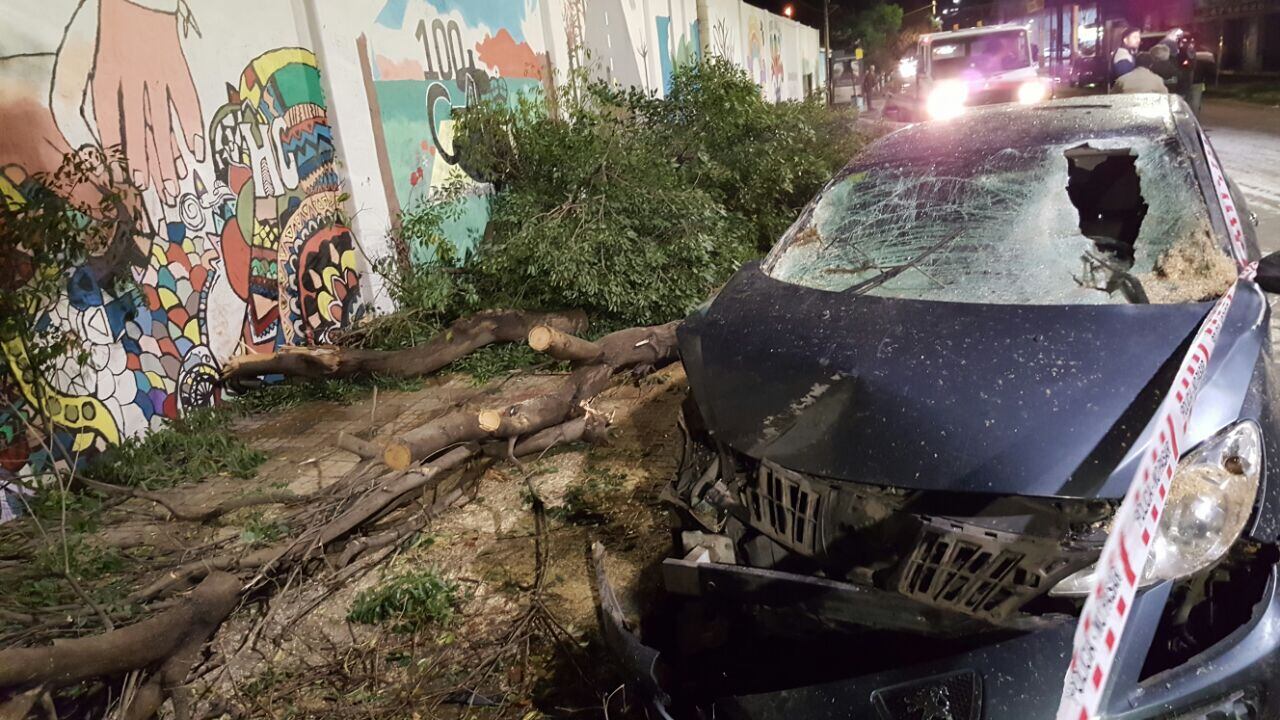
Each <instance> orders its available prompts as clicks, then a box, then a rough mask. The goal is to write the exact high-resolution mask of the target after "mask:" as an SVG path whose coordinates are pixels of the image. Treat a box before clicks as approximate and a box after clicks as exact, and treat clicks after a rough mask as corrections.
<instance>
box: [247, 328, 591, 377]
mask: <svg viewBox="0 0 1280 720" xmlns="http://www.w3.org/2000/svg"><path fill="white" fill-rule="evenodd" d="M538 326H545V327H550V328H553V329H555V330H557V331H560V332H569V333H573V332H582V331H583V330H585V329H586V327H587V317H586V314H585V313H583V312H582V311H580V310H575V311H571V312H565V313H539V312H528V311H525V310H486V311H484V312H479V313H476V314H475V315H469V316H467V317H465V318H462V319H460V320H458V321H457V322H455V323H453V324H452V325H450V326H449V327H448V329H446V330H443V331H441V332H439V333H437V334H436V336H435V337H433V338H431V339H430V340H428V341H427V342H426V343H424V344H422V345H417V346H415V347H411V348H405V349H404V350H390V351H386V350H362V349H359V348H347V347H341V346H337V345H325V346H319V347H286V348H283V349H281V350H279V351H277V352H274V353H270V354H259V355H238V356H236V357H233V358H231V359H230V360H228V361H227V362H226V364H225V365H223V368H222V379H223V381H224V382H233V381H236V380H243V379H246V378H254V377H261V376H263V375H284V376H286V377H301V378H315V379H322V378H346V377H351V376H353V375H385V376H388V377H418V376H421V375H430V374H431V373H433V372H435V371H437V370H439V369H440V368H442V367H444V366H445V365H448V364H449V363H451V362H453V361H455V360H458V359H460V358H463V357H465V356H466V355H468V354H470V353H472V352H474V351H476V350H478V349H480V348H482V347H484V346H486V345H491V344H493V343H498V342H520V341H523V340H525V339H526V338H527V337H528V335H529V331H530V330H531V329H533V328H534V327H538Z"/></svg>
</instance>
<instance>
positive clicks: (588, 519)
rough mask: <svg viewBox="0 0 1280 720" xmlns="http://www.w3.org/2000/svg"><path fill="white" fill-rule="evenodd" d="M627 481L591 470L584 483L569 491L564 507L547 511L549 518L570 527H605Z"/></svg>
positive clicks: (621, 477)
mask: <svg viewBox="0 0 1280 720" xmlns="http://www.w3.org/2000/svg"><path fill="white" fill-rule="evenodd" d="M626 480H627V476H626V475H623V474H622V473H620V472H614V471H612V470H606V469H603V468H599V467H589V468H587V471H586V477H585V478H584V479H583V480H582V482H579V483H575V484H573V485H570V486H569V487H568V488H567V489H566V490H565V493H564V500H563V501H562V502H561V504H559V505H556V506H549V507H547V515H549V516H551V517H553V518H555V519H557V520H560V521H562V522H566V523H569V524H570V525H604V524H605V523H607V522H609V515H610V505H611V503H612V502H613V501H614V500H616V499H617V497H618V495H619V494H620V493H621V492H622V487H623V483H625V482H626Z"/></svg>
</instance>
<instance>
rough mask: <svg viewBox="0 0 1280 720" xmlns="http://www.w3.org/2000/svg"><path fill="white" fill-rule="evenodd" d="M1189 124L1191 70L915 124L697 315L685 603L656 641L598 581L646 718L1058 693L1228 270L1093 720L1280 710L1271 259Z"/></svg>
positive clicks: (666, 569)
mask: <svg viewBox="0 0 1280 720" xmlns="http://www.w3.org/2000/svg"><path fill="white" fill-rule="evenodd" d="M1203 137H1204V136H1203V134H1202V133H1201V131H1200V128H1199V126H1198V124H1197V122H1196V120H1195V117H1194V116H1193V114H1192V113H1191V112H1190V109H1189V108H1188V107H1187V105H1186V103H1185V102H1184V101H1183V100H1182V99H1181V98H1179V97H1177V96H1173V95H1115V96H1107V97H1085V98H1075V99H1070V100H1056V101H1052V102H1048V103H1045V104H1044V105H1042V106H1038V107H1035V108H1031V109H1028V108H1018V107H1016V106H1008V105H1005V106H992V107H983V108H973V109H972V110H971V111H970V112H968V113H966V114H965V115H963V116H961V117H959V118H956V119H954V120H952V121H950V122H946V123H921V124H917V125H913V126H910V127H907V128H905V129H902V130H899V131H897V132H895V133H893V134H891V135H889V136H886V137H885V138H882V139H880V140H879V141H877V142H876V143H874V144H872V145H871V146H870V147H868V149H867V150H866V151H865V152H864V154H862V155H861V156H860V157H859V158H858V159H856V160H855V161H854V162H853V163H852V164H850V165H849V166H848V167H847V168H846V169H845V170H843V171H842V172H841V173H840V174H839V175H838V176H837V177H836V178H835V179H833V180H832V181H831V182H830V184H828V185H827V187H826V188H825V189H824V190H823V191H822V192H821V193H820V194H819V195H818V196H817V197H816V198H815V199H814V200H813V201H812V203H811V204H810V205H809V206H808V208H806V209H805V210H804V212H803V213H802V214H801V216H800V218H799V219H798V220H797V221H796V223H795V224H794V225H793V226H792V227H791V229H790V230H789V231H788V232H787V233H786V235H785V236H784V237H783V238H782V239H781V240H780V241H779V242H778V244H777V245H776V247H774V249H773V250H772V252H771V253H770V254H769V255H768V257H767V258H766V259H765V260H764V261H763V262H761V263H756V264H750V265H748V266H746V267H744V268H743V269H742V270H741V271H740V272H739V273H738V274H737V275H736V276H735V277H734V278H733V279H732V280H731V281H730V282H729V283H728V284H727V285H726V286H725V287H724V288H723V289H722V290H721V291H720V292H719V294H718V295H717V296H716V297H715V298H714V299H713V300H712V301H710V302H709V303H708V304H707V305H706V306H704V307H703V308H701V309H699V310H698V311H696V312H694V313H693V314H692V315H691V316H690V317H689V318H688V319H687V320H686V321H685V323H684V324H683V325H682V327H681V330H680V348H681V354H682V357H683V361H684V366H685V369H686V372H687V373H688V378H689V387H690V391H691V392H690V397H689V399H688V400H687V401H686V403H685V405H684V411H683V417H682V420H681V426H682V428H683V429H684V431H685V433H686V438H687V439H686V444H685V449H684V454H683V457H682V460H681V463H680V470H679V474H678V476H677V478H676V479H675V481H674V482H673V485H672V487H671V489H670V491H669V493H667V497H668V501H669V503H670V505H671V508H672V511H673V515H674V517H676V518H677V521H676V528H675V530H676V533H675V536H676V537H677V538H678V540H677V543H676V545H677V547H676V548H675V551H674V553H673V556H672V557H671V558H670V559H668V560H666V561H665V562H664V565H663V578H664V584H665V589H666V592H667V594H668V601H669V602H670V603H674V604H675V605H676V606H677V607H678V610H677V611H675V612H672V613H670V614H667V615H662V616H654V617H652V618H650V622H651V624H650V625H648V626H646V628H645V631H646V632H645V633H644V635H643V642H642V638H641V636H637V635H636V634H634V633H633V632H632V631H631V630H629V629H628V627H627V625H626V623H625V622H624V621H623V619H622V617H623V615H622V611H621V609H620V605H619V603H618V602H617V600H616V598H615V597H614V594H613V590H612V589H611V588H610V587H609V585H608V583H607V581H606V580H605V579H604V577H603V575H602V576H601V598H602V603H603V610H604V612H603V613H602V616H603V622H604V628H605V636H606V638H608V639H609V641H610V643H611V644H612V645H613V646H614V647H615V648H616V649H619V650H620V653H621V654H620V657H622V658H623V660H624V662H625V663H626V664H627V665H628V667H630V668H631V670H632V671H633V674H634V677H636V678H638V679H639V683H640V685H641V687H642V688H643V689H644V690H645V692H646V694H647V696H648V698H649V699H650V701H651V703H652V706H653V709H654V711H655V712H656V713H657V714H658V715H659V716H662V715H666V716H668V717H681V718H683V717H701V718H712V717H714V718H757V719H773V718H806V720H827V719H831V720H835V719H836V718H880V719H882V720H921V719H923V718H930V719H934V720H938V719H948V718H956V719H964V720H976V719H977V718H986V719H988V720H1001V719H1009V720H1023V719H1025V718H1051V717H1054V713H1055V711H1056V709H1057V706H1058V702H1059V698H1060V696H1061V693H1062V688H1063V678H1064V675H1065V673H1066V670H1067V665H1068V662H1069V660H1070V658H1071V648H1072V638H1073V633H1074V632H1075V628H1076V625H1077V621H1078V616H1079V614H1080V608H1081V605H1082V604H1083V602H1084V600H1083V596H1084V595H1086V594H1088V593H1089V592H1090V589H1091V587H1092V578H1093V565H1094V563H1095V562H1096V561H1097V559H1098V556H1099V552H1100V549H1101V547H1102V545H1103V543H1104V541H1105V537H1106V534H1107V531H1108V528H1109V526H1110V524H1111V522H1112V519H1113V517H1114V515H1115V513H1116V510H1117V507H1118V506H1119V504H1120V502H1121V500H1122V498H1123V497H1124V495H1125V492H1126V490H1127V488H1128V486H1129V483H1130V481H1131V479H1132V478H1133V476H1134V472H1135V467H1137V463H1138V462H1139V461H1140V459H1141V458H1142V456H1143V455H1144V454H1145V453H1147V451H1148V449H1149V448H1151V447H1153V444H1154V443H1155V442H1156V440H1155V438H1156V435H1157V433H1158V432H1159V431H1161V430H1162V428H1159V427H1155V425H1156V423H1154V422H1152V420H1151V418H1152V417H1153V414H1154V412H1155V409H1156V408H1157V406H1158V405H1159V404H1160V402H1161V401H1162V399H1163V397H1164V395H1165V394H1166V393H1168V392H1169V388H1170V387H1171V385H1172V384H1173V382H1174V379H1175V378H1174V376H1175V374H1177V373H1178V371H1179V367H1180V363H1181V361H1182V359H1183V357H1184V355H1185V354H1186V353H1187V351H1188V347H1189V345H1190V344H1191V342H1192V338H1193V337H1194V336H1195V334H1196V332H1197V328H1199V327H1200V325H1201V323H1202V321H1203V320H1204V319H1205V317H1206V315H1207V313H1208V312H1209V310H1210V308H1211V306H1212V305H1213V302H1212V301H1214V300H1215V299H1217V298H1218V297H1219V296H1221V295H1222V294H1223V293H1224V292H1225V291H1227V290H1228V288H1229V287H1232V286H1233V283H1237V282H1238V284H1236V285H1235V287H1236V290H1235V295H1234V299H1233V302H1232V303H1231V305H1230V309H1229V311H1228V313H1227V315H1226V317H1225V320H1224V322H1223V324H1222V326H1221V328H1220V330H1219V331H1218V332H1217V333H1216V336H1217V346H1216V349H1215V350H1214V351H1213V354H1212V356H1211V360H1210V361H1209V363H1208V366H1207V370H1206V373H1205V375H1204V380H1203V385H1202V388H1203V389H1202V390H1201V391H1200V393H1199V399H1198V401H1197V402H1196V404H1195V405H1194V410H1193V413H1192V415H1191V416H1190V422H1189V425H1188V430H1187V433H1186V439H1187V445H1186V447H1184V448H1183V455H1182V461H1181V462H1180V464H1179V465H1178V468H1177V472H1176V474H1175V475H1174V477H1173V480H1172V482H1171V486H1170V490H1169V500H1168V505H1166V507H1165V509H1164V514H1163V516H1162V518H1161V519H1160V524H1159V529H1158V531H1157V534H1156V537H1155V539H1154V541H1153V542H1154V545H1153V547H1154V548H1155V550H1154V554H1153V556H1152V559H1151V561H1150V562H1149V563H1148V565H1147V570H1146V573H1145V574H1144V575H1143V576H1142V578H1141V581H1140V585H1141V587H1140V589H1139V591H1138V594H1137V596H1136V598H1135V600H1134V602H1133V604H1132V607H1131V609H1130V610H1129V612H1130V613H1131V614H1130V616H1129V625H1128V628H1127V630H1126V632H1125V634H1124V635H1123V637H1122V639H1121V641H1120V643H1121V644H1120V646H1119V649H1118V650H1117V656H1116V659H1115V661H1114V663H1113V664H1112V665H1111V673H1112V677H1113V678H1114V680H1113V681H1112V684H1111V686H1110V687H1111V689H1110V691H1109V693H1108V694H1107V695H1106V696H1105V698H1104V707H1105V708H1106V712H1105V714H1104V715H1103V716H1102V717H1105V718H1125V719H1126V720H1132V719H1137V718H1157V717H1159V718H1167V717H1177V718H1215V719H1218V718H1223V719H1225V718H1275V717H1280V674H1278V673H1277V670H1278V669H1280V668H1278V667H1277V666H1278V665H1280V593H1278V591H1277V579H1278V576H1277V566H1276V561H1277V558H1278V557H1280V552H1277V540H1278V538H1280V464H1278V463H1276V462H1275V461H1274V460H1273V458H1274V457H1277V452H1280V417H1278V410H1280V408H1278V406H1277V400H1276V394H1275V393H1276V388H1275V387H1274V384H1275V379H1274V377H1273V358H1272V350H1271V347H1272V346H1271V342H1272V338H1271V334H1270V330H1269V317H1270V308H1269V306H1268V302H1267V296H1266V295H1265V294H1264V290H1265V291H1267V292H1276V291H1280V254H1277V255H1270V256H1268V257H1267V258H1264V259H1262V260H1261V262H1260V265H1259V269H1258V275H1257V280H1256V281H1254V280H1247V279H1240V280H1238V281H1237V278H1238V277H1240V272H1239V268H1240V267H1241V266H1247V264H1248V263H1250V262H1254V261H1258V260H1259V251H1258V248H1257V245H1256V239H1255V237H1254V234H1253V232H1254V231H1253V228H1252V227H1247V228H1245V231H1244V234H1243V237H1242V239H1241V241H1240V243H1239V244H1233V243H1232V242H1231V241H1230V240H1229V232H1230V231H1231V228H1232V225H1231V222H1230V219H1229V218H1228V213H1229V212H1231V213H1234V209H1233V210H1231V211H1228V210H1226V209H1224V204H1223V203H1220V200H1222V198H1220V196H1219V193H1218V192H1216V191H1215V187H1214V181H1213V179H1212V175H1211V170H1210V164H1209V154H1210V153H1211V152H1212V151H1211V149H1210V148H1208V147H1207V146H1206V145H1204V144H1203ZM1227 195H1228V197H1227V198H1226V199H1225V201H1224V202H1225V203H1230V204H1234V205H1233V206H1231V205H1228V207H1233V208H1240V209H1243V208H1244V207H1245V201H1244V198H1243V197H1242V196H1241V195H1240V194H1239V192H1238V191H1237V190H1236V189H1235V187H1234V186H1230V191H1229V192H1228V193H1227ZM1241 216H1245V217H1247V214H1246V213H1241ZM1231 217H1234V214H1232V215H1231ZM1246 224H1247V222H1246ZM1246 277H1247V275H1246ZM660 617H675V618H677V620H673V621H672V624H673V625H674V629H672V628H671V627H667V626H664V625H663V624H662V623H661V622H659V619H660Z"/></svg>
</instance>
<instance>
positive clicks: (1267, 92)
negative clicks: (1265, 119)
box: [1204, 81, 1280, 105]
mask: <svg viewBox="0 0 1280 720" xmlns="http://www.w3.org/2000/svg"><path fill="white" fill-rule="evenodd" d="M1204 95H1205V97H1208V98H1221V99H1224V100H1239V101H1241V102H1247V103H1256V104H1258V105H1280V82H1277V81H1260V82H1242V83H1230V84H1227V85H1219V86H1217V87H1209V88H1206V89H1205V92H1204Z"/></svg>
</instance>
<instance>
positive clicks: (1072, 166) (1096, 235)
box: [1063, 145, 1147, 270]
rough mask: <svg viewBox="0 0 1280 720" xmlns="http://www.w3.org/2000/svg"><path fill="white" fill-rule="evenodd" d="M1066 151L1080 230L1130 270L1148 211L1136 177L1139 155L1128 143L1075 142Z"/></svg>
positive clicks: (1070, 192) (1069, 187) (1069, 186)
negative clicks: (1102, 146) (1100, 146)
mask: <svg viewBox="0 0 1280 720" xmlns="http://www.w3.org/2000/svg"><path fill="white" fill-rule="evenodd" d="M1063 154H1064V155H1066V156H1067V166H1068V167H1067V197H1069V198H1071V204H1072V205H1075V207H1076V210H1078V211H1079V212H1080V232H1081V233H1083V234H1084V236H1085V237H1087V238H1089V239H1090V240H1092V241H1093V243H1094V245H1097V246H1098V250H1100V251H1102V252H1104V253H1106V254H1108V255H1109V256H1111V258H1110V259H1114V260H1115V261H1116V262H1118V263H1119V264H1121V265H1123V266H1124V268H1125V269H1126V270H1128V269H1129V268H1131V267H1133V245H1134V243H1135V242H1137V240H1138V233H1139V231H1140V230H1141V229H1142V219H1143V218H1145V217H1146V216H1147V203H1146V201H1145V200H1143V199H1142V183H1141V181H1140V180H1139V178H1138V166H1137V160H1138V156H1137V155H1134V154H1133V152H1132V151H1130V150H1129V149H1128V148H1121V149H1116V150H1095V149H1093V148H1091V147H1089V146H1088V145H1081V146H1080V147H1076V148H1072V149H1070V150H1068V151H1066V152H1065V153H1063Z"/></svg>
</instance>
